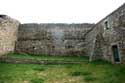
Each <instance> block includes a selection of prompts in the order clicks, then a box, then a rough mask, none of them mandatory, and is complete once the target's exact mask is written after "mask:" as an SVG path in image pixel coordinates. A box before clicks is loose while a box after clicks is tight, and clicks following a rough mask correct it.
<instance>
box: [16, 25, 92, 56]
mask: <svg viewBox="0 0 125 83" xmlns="http://www.w3.org/2000/svg"><path fill="white" fill-rule="evenodd" d="M92 26H93V24H21V25H20V27H19V30H18V31H19V32H18V41H17V43H16V52H19V53H30V54H45V55H71V56H72V55H82V54H84V52H85V50H84V34H85V33H86V32H87V31H88V30H89V29H90V28H91V27H92Z"/></svg>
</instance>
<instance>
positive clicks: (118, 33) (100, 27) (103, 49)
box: [86, 4, 125, 62]
mask: <svg viewBox="0 0 125 83" xmlns="http://www.w3.org/2000/svg"><path fill="white" fill-rule="evenodd" d="M124 34H125V4H123V5H122V6H121V7H120V8H118V9H117V10H115V11H114V12H112V13H111V14H110V15H108V16H107V17H105V18H104V19H102V20H101V21H100V22H98V23H97V24H96V25H95V26H94V28H92V29H91V30H90V31H89V32H87V34H86V43H88V45H86V48H87V50H88V51H87V53H88V54H90V60H93V59H105V60H108V61H112V62H114V57H113V52H112V46H113V45H117V46H118V48H119V54H120V62H125V52H124V51H122V50H124V49H125V43H124V42H125V41H124V40H125V35H124ZM91 47H92V48H91ZM89 52H90V53H89Z"/></svg>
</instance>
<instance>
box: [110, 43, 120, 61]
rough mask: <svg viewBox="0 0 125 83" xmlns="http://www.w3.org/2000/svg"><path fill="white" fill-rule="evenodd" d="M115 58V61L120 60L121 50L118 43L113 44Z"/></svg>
mask: <svg viewBox="0 0 125 83" xmlns="http://www.w3.org/2000/svg"><path fill="white" fill-rule="evenodd" d="M112 53H113V59H114V61H115V62H120V57H119V50H118V46H117V45H113V46H112Z"/></svg>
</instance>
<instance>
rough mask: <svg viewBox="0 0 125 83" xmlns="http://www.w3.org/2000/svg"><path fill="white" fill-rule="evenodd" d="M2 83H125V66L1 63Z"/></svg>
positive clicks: (100, 62)
mask: <svg viewBox="0 0 125 83" xmlns="http://www.w3.org/2000/svg"><path fill="white" fill-rule="evenodd" d="M0 83H125V64H110V63H107V62H104V61H95V62H92V63H82V64H62V65H56V64H55V65H43V64H11V63H0Z"/></svg>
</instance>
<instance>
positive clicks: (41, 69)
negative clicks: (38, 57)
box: [33, 68, 46, 71]
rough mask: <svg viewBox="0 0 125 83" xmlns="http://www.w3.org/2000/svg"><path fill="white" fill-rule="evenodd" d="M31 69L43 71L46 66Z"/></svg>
mask: <svg viewBox="0 0 125 83" xmlns="http://www.w3.org/2000/svg"><path fill="white" fill-rule="evenodd" d="M33 70H35V71H45V70H46V68H34V69H33Z"/></svg>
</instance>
